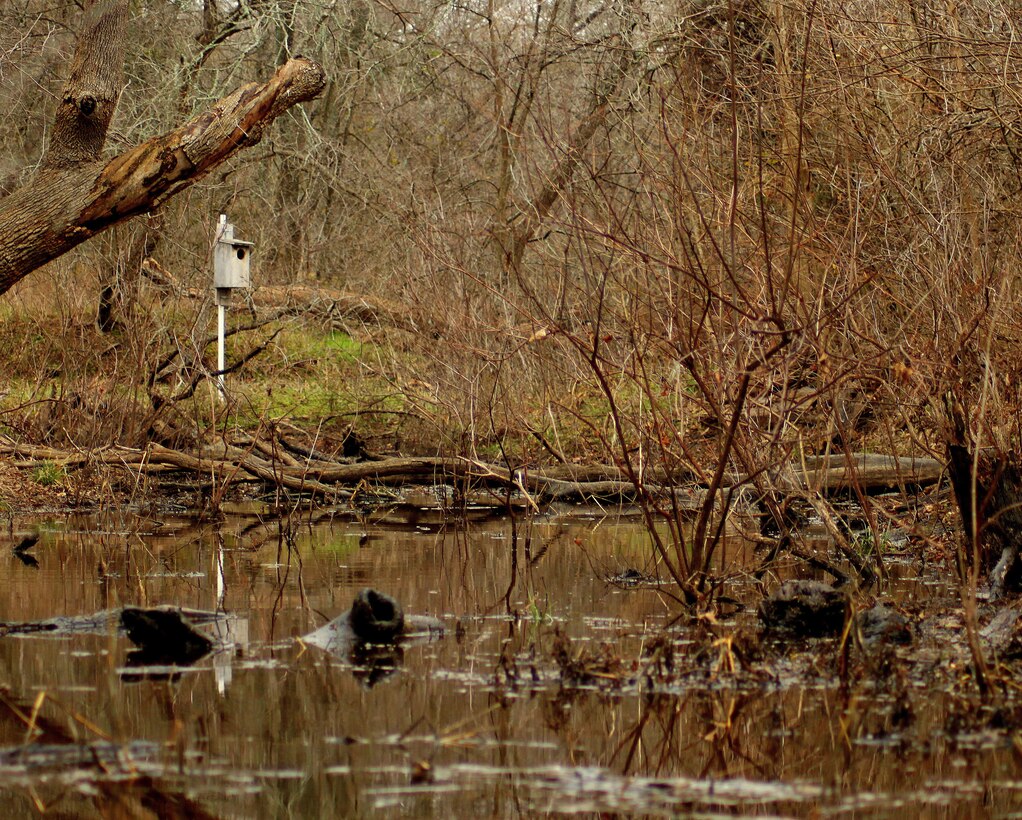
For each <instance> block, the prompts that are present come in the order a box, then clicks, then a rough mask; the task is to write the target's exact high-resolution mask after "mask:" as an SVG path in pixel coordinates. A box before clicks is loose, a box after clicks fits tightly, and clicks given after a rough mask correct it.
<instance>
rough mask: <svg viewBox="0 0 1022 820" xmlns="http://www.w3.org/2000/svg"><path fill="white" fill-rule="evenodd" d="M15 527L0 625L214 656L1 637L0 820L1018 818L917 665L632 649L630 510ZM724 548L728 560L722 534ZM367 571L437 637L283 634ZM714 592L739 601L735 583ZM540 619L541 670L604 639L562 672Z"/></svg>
mask: <svg viewBox="0 0 1022 820" xmlns="http://www.w3.org/2000/svg"><path fill="white" fill-rule="evenodd" d="M32 528H38V529H40V530H41V531H42V533H43V537H42V539H41V540H40V542H39V544H38V545H37V546H36V547H35V549H34V551H33V554H34V555H35V556H36V557H37V559H38V566H37V567H32V566H28V565H26V564H24V563H23V562H22V561H21V560H20V559H19V558H18V557H16V556H15V555H13V554H12V553H11V552H10V551H9V550H3V551H0V620H4V621H26V620H32V619H43V618H50V617H53V616H55V615H79V614H89V613H94V612H97V611H100V610H104V609H109V608H113V607H120V606H123V605H127V604H143V605H157V604H175V605H180V606H185V607H192V608H199V609H216V608H222V609H225V610H227V611H228V612H230V613H232V614H233V616H234V617H235V621H234V623H233V629H234V633H233V634H234V638H235V639H236V641H237V645H236V646H234V648H232V649H231V650H229V651H224V652H220V653H218V654H216V655H214V656H212V657H207V658H205V659H204V660H202V661H200V662H199V663H198V664H196V665H195V666H194V667H192V668H190V669H187V670H183V671H181V672H180V673H179V674H177V675H175V676H174V677H173V678H172V679H162V680H161V679H141V680H140V679H139V678H138V675H135V674H129V672H130V670H126V669H125V658H126V653H127V652H128V650H129V649H130V646H129V645H128V642H127V640H126V639H125V638H122V637H119V636H116V635H75V636H64V637H45V636H39V637H7V638H3V639H0V683H2V685H3V687H4V691H3V693H2V700H3V702H4V703H5V704H6V705H7V707H8V708H6V709H3V710H0V711H2V712H3V715H2V720H0V787H2V791H0V815H2V816H4V817H15V816H30V815H33V814H35V813H37V812H40V811H46V812H48V813H61V814H62V815H71V816H118V817H120V816H145V815H146V814H147V812H152V813H153V815H152V816H171V817H174V816H179V817H197V816H200V817H201V816H204V815H203V812H204V813H206V814H208V815H211V816H217V817H287V816H294V817H328V816H334V817H340V816H360V815H366V816H386V817H390V816H396V815H403V816H434V815H439V816H446V817H452V818H453V817H471V816H476V817H505V816H536V815H542V814H546V813H579V814H596V813H601V812H602V813H616V812H620V813H625V814H645V815H667V816H672V815H679V814H681V815H688V814H700V815H715V814H734V813H745V814H760V815H812V814H820V815H840V816H849V815H850V816H876V815H879V816H895V815H904V814H905V813H908V814H910V815H912V816H918V815H928V816H976V815H980V814H996V815H1007V814H1010V813H1012V812H1015V811H1018V810H1019V809H1020V808H1022V779H1020V778H1019V776H1018V767H1019V760H1020V757H1019V754H1018V752H1017V751H1016V747H1015V745H1014V742H1013V741H1015V740H1016V734H1015V730H1014V728H1013V727H1011V726H1010V725H1009V726H1007V728H1002V729H999V730H997V731H993V730H985V731H976V730H974V729H973V728H970V727H972V726H973V723H968V721H966V722H962V721H959V722H958V723H955V718H954V716H955V715H956V714H957V713H959V712H963V713H964V712H967V711H968V708H969V707H968V706H967V704H965V702H964V701H963V700H961V699H960V698H956V697H955V696H953V695H951V694H949V693H946V692H944V691H943V690H941V689H940V688H935V689H933V690H932V691H930V690H929V689H928V688H927V687H929V686H931V684H930V683H929V682H928V679H927V678H926V676H925V675H922V676H921V677H919V678H918V679H910V680H903V681H900V682H897V683H896V684H895V683H892V682H891V680H890V679H885V678H884V672H883V667H882V666H880V667H878V668H879V669H880V680H879V682H877V681H876V680H871V679H868V678H860V679H859V680H858V682H855V681H853V683H852V685H851V687H850V688H849V689H848V690H847V691H842V690H841V689H840V687H839V686H838V678H837V675H836V666H835V663H834V660H833V659H834V658H835V657H836V653H835V652H834V650H833V649H829V650H827V651H825V652H821V651H819V650H813V649H812V647H809V648H808V650H807V649H806V648H798V649H794V648H793V649H790V650H786V651H782V652H781V653H780V655H778V656H775V657H774V658H773V660H771V661H770V662H762V663H759V664H756V663H752V664H751V665H750V666H749V667H748V668H747V669H745V670H744V671H743V672H742V673H741V674H738V675H735V674H731V673H730V671H729V670H730V667H729V665H728V656H727V653H726V651H725V649H726V646H725V645H724V644H719V643H718V644H713V643H712V642H708V641H707V640H706V638H705V629H704V628H703V627H701V626H699V625H698V624H696V625H693V624H692V623H691V622H686V623H685V624H682V625H680V626H679V627H677V628H675V629H674V630H673V631H672V632H671V633H670V636H671V637H670V641H669V642H667V644H668V645H669V648H670V652H668V653H667V654H664V652H665V651H664V650H663V648H661V650H660V654H659V655H657V654H655V653H654V655H652V656H651V654H650V653H651V651H652V648H653V647H655V646H656V642H655V639H654V636H655V634H656V633H657V631H658V630H659V628H660V627H662V626H664V624H666V623H667V622H668V621H669V620H670V619H671V618H672V615H673V614H676V607H675V606H674V605H673V604H672V603H671V602H670V600H669V598H668V597H667V596H666V595H665V594H663V592H662V589H669V587H663V588H661V587H657V586H656V585H646V586H643V587H640V588H635V589H622V588H618V587H615V586H613V585H611V584H608V583H607V582H606V581H605V580H604V578H605V577H606V576H607V575H611V574H614V573H617V572H620V571H622V570H624V569H626V568H629V567H636V568H638V569H640V570H645V571H649V570H650V569H652V568H651V567H650V566H649V565H648V558H647V556H648V546H647V544H648V541H647V538H646V536H645V534H644V532H643V530H642V528H641V526H640V524H639V522H638V520H636V519H628V518H624V519H615V518H603V519H597V518H581V517H579V516H577V515H572V516H563V517H556V516H551V517H547V518H539V519H536V520H535V521H533V522H532V524H531V526H528V527H523V526H522V525H519V527H518V530H517V536H518V537H517V539H515V538H513V537H512V534H513V530H512V526H511V523H510V522H509V521H507V520H488V521H487V520H484V521H477V522H475V523H472V524H468V525H465V526H447V527H445V526H442V525H440V524H439V523H438V520H437V518H436V517H435V516H429V515H424V516H423V517H421V518H418V520H416V521H409V519H408V518H407V517H403V516H395V517H394V518H393V520H392V521H390V522H388V521H387V520H382V519H376V520H369V521H364V520H363V521H352V520H348V519H344V518H335V519H333V520H330V519H329V518H326V519H323V520H320V521H319V522H317V523H314V524H309V523H307V522H306V523H302V522H300V521H298V520H297V519H296V520H295V521H294V522H292V524H291V525H290V527H283V528H282V526H281V525H279V524H278V523H276V522H273V521H267V522H265V523H260V520H259V518H258V517H257V516H256V515H253V514H252V512H251V511H248V512H247V513H246V514H239V515H234V516H231V517H229V519H228V521H227V522H226V523H225V524H223V525H222V526H221V527H220V528H216V527H214V526H213V525H211V524H199V523H196V522H195V521H194V519H191V518H188V517H185V516H176V515H172V514H166V515H150V516H139V515H134V514H119V515H115V514H107V515H103V516H95V517H88V518H81V517H69V518H58V519H49V520H35V521H18V522H16V524H15V530H16V531H17V532H24V531H28V530H30V529H32ZM730 552H731V555H730V557H729V559H728V560H729V561H730V560H740V559H741V558H742V556H743V555H744V554H745V549H744V548H739V547H737V546H734V545H732V546H731V547H730ZM513 554H514V556H515V558H514V559H513ZM513 567H514V572H513V571H512V568H513ZM895 574H896V575H897V576H899V577H901V578H902V580H900V581H896V582H895V584H894V585H893V587H892V588H893V589H894V591H895V593H896V594H897V595H898V596H899V597H900V599H901V600H902V601H903V602H908V605H909V606H923V605H927V606H932V605H933V604H934V603H940V602H941V601H943V600H944V599H945V598H946V597H947V592H946V590H945V589H944V588H943V586H942V584H941V583H940V578H939V577H938V576H937V575H936V574H929V573H928V572H927V571H924V570H921V569H920V567H919V565H918V564H916V563H914V562H912V561H910V560H907V559H906V560H905V561H903V562H902V563H901V564H899V565H896V566H895ZM512 578H513V579H514V584H513V587H512V588H511V590H510V593H509V592H508V590H509V586H512V583H511V582H512ZM370 585H371V586H374V587H376V588H378V589H381V590H383V591H386V592H389V593H390V594H392V595H394V596H395V597H396V598H398V599H399V600H400V601H401V602H402V603H403V604H404V606H405V608H406V610H407V611H409V612H414V613H418V614H425V615H435V616H438V617H440V618H442V619H443V620H444V621H445V622H446V624H447V626H448V631H447V635H446V637H445V638H444V639H443V640H441V641H437V642H429V643H420V644H416V645H412V646H408V647H406V648H405V649H404V652H403V657H402V658H400V659H397V661H396V663H397V666H398V668H397V669H396V670H394V669H392V668H389V667H387V665H386V664H385V665H384V667H385V668H383V669H379V668H376V669H370V668H367V667H366V666H360V665H358V664H355V665H353V663H352V660H351V658H345V657H334V656H332V655H329V654H326V653H325V652H323V651H322V650H319V649H316V648H313V647H308V646H304V645H303V644H302V643H301V642H300V641H299V640H296V638H298V637H299V636H301V635H303V634H305V633H307V632H309V631H310V630H312V629H315V628H316V627H318V626H319V625H321V624H322V623H323V622H324V618H325V617H333V616H335V615H337V614H339V613H340V612H342V611H343V610H345V609H346V608H347V607H348V605H349V604H350V601H351V599H352V597H353V596H354V594H355V593H356V592H357V591H358V590H359V589H361V588H362V587H365V586H370ZM730 591H731V592H732V593H733V594H735V595H736V597H746V598H749V599H750V600H752V599H753V598H754V597H755V596H754V595H753V594H752V589H751V587H750V585H749V584H748V583H747V582H746V581H742V580H741V579H739V580H738V581H736V583H735V584H734V585H733V586H732V587H731V588H730ZM506 601H507V602H510V614H509V611H508V606H507V604H506ZM738 623H739V624H742V623H747V624H750V625H751V624H753V623H754V617H753V615H752V614H751V613H745V614H741V615H739V616H738ZM686 624H687V625H686ZM731 626H732V625H731V624H730V623H729V622H727V621H724V622H723V623H721V624H718V625H717V626H716V627H713V628H714V629H716V630H717V631H718V634H728V629H729V628H730V627H731ZM558 633H563V634H564V635H566V636H568V637H569V638H570V639H571V641H570V644H568V645H567V648H566V649H565V650H563V651H562V660H563V658H565V657H567V658H568V659H569V660H572V659H573V660H576V661H580V662H581V660H584V659H585V658H586V657H588V658H590V659H592V658H593V657H596V656H598V655H599V654H600V652H603V653H604V654H603V656H602V657H603V658H604V659H605V661H606V662H605V663H603V664H602V665H601V664H599V663H597V664H595V665H590V667H589V669H591V670H595V674H593V675H590V676H588V677H586V676H578V677H576V678H574V679H571V676H570V675H569V676H568V678H569V679H568V680H565V678H564V672H563V669H562V665H561V664H558V663H557V662H556V661H555V659H554V654H553V650H554V647H555V644H556V643H557V642H558V640H560V639H559V638H558ZM700 636H702V637H700ZM562 646H564V645H563V644H562ZM601 647H606V648H603V649H601ZM707 647H709V650H707ZM700 651H701V652H702V654H701V655H698V654H697V653H698V652H700ZM899 651H902V650H899ZM904 651H907V652H912V651H916V652H917V653H918V655H919V658H920V660H919V661H918V664H917V665H919V666H925V665H926V664H928V663H932V664H933V665H934V666H936V665H938V664H939V663H941V662H942V659H943V661H947V657H950V656H943V655H942V651H943V650H942V649H941V647H940V646H939V645H937V646H936V647H932V646H931V647H929V648H925V647H922V648H917V649H909V650H904ZM671 652H673V660H672V659H671V657H670V655H671ZM948 652H951V650H948ZM565 653H566V654H565ZM657 659H659V660H657ZM389 662H390V667H392V666H393V665H394V663H395V659H394V658H390V659H389ZM956 662H957V661H956ZM388 670H389V672H390V673H389V674H387V672H388ZM601 670H602V671H601ZM897 674H898V673H890V674H889V675H888V678H890V677H891V676H892V675H894V676H896V675H897ZM906 701H907V702H908V703H909V705H908V707H907V708H906V707H905V702H906ZM906 711H908V712H909V713H910V716H909V717H906V716H905V712H906ZM966 724H968V726H966ZM956 726H958V727H959V728H958V729H956V728H955V727H956ZM961 727H965V728H961Z"/></svg>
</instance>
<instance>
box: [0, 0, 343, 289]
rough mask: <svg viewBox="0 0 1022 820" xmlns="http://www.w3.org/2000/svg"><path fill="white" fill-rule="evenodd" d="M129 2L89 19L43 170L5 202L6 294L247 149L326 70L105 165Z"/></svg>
mask: <svg viewBox="0 0 1022 820" xmlns="http://www.w3.org/2000/svg"><path fill="white" fill-rule="evenodd" d="M127 15H128V0H102V2H98V3H95V4H94V5H92V7H91V8H90V9H89V10H88V11H87V12H86V15H85V19H84V21H83V25H82V30H81V31H80V33H79V36H78V45H77V48H76V50H75V57H74V59H73V61H72V66H71V72H70V75H69V77H68V80H67V84H66V85H65V87H64V93H63V95H62V98H61V102H60V105H59V106H58V109H57V114H56V117H55V121H54V127H53V134H52V137H51V141H50V144H49V147H48V148H47V151H46V155H45V157H44V159H43V164H42V167H41V168H40V170H39V172H38V173H37V174H36V176H35V177H34V178H33V179H32V180H31V181H30V182H29V183H28V184H26V185H25V186H23V187H22V188H20V189H19V190H17V191H15V192H14V193H12V194H10V196H8V197H6V198H5V199H3V200H0V293H3V292H5V291H7V290H8V289H9V288H10V287H11V286H12V285H14V284H15V283H16V282H18V281H19V280H20V279H22V278H23V277H25V276H26V275H28V274H29V273H31V272H32V271H33V270H35V269H36V268H38V267H41V266H42V265H44V264H46V263H47V262H49V261H51V260H52V259H55V258H57V257H58V256H60V255H61V254H63V253H66V252H67V251H69V250H71V249H72V248H73V247H75V246H76V245H78V244H80V243H82V242H84V241H85V240H87V239H89V238H91V237H92V236H94V235H95V234H97V233H99V232H100V231H102V230H104V229H106V228H109V227H110V226H111V225H115V224H116V223H118V222H121V221H123V220H125V219H128V218H130V217H132V216H135V215H137V214H141V213H146V212H148V211H151V210H152V209H154V208H156V207H158V206H159V205H160V204H161V203H162V202H163V201H165V200H166V199H168V198H169V197H171V196H173V195H174V194H176V193H177V192H178V191H180V190H182V189H184V188H186V187H188V186H189V185H191V184H192V183H193V182H195V180H197V179H199V178H200V177H201V176H202V175H203V174H205V173H207V172H208V171H210V170H211V169H213V168H215V167H216V166H217V165H219V164H220V163H222V162H223V161H224V160H226V159H227V158H229V157H230V156H232V155H233V154H235V153H236V152H237V151H239V150H240V149H242V148H247V147H249V146H251V145H255V144H256V143H257V142H259V139H260V138H261V136H262V134H263V131H264V130H265V128H266V127H267V126H268V125H269V124H270V123H271V122H273V120H274V119H275V118H276V117H278V116H279V115H280V114H282V113H283V112H284V111H287V110H288V109H289V108H291V107H292V106H293V105H296V104H297V103H300V102H304V101H306V100H309V99H312V98H313V97H315V96H316V95H317V94H318V93H319V92H320V91H321V90H322V89H323V86H324V84H325V79H324V75H323V70H322V68H320V66H319V65H317V64H316V63H315V62H313V61H312V60H308V59H305V58H302V57H298V58H295V59H293V60H289V61H288V62H287V63H285V64H284V65H282V66H280V68H278V69H277V71H276V73H275V74H274V75H273V77H272V78H271V79H270V80H269V81H268V82H266V83H264V84H261V85H260V84H257V83H250V84H248V85H246V86H243V87H242V88H239V89H238V90H237V91H235V92H234V93H232V94H230V95H229V96H227V97H225V98H224V99H222V100H220V101H219V102H218V103H217V104H216V105H215V106H213V108H212V109H210V110H209V111H207V112H205V113H203V114H201V115H199V116H198V117H195V118H194V119H193V120H191V121H190V122H188V123H186V124H185V125H182V126H181V127H179V128H177V129H175V130H173V131H171V132H170V133H168V134H164V135H163V136H159V137H154V138H152V139H150V140H148V141H147V142H144V143H142V144H141V145H139V146H137V147H135V148H132V149H130V150H128V151H126V152H125V153H123V154H121V155H119V156H117V157H115V158H114V159H112V160H109V161H105V160H102V159H100V152H101V151H102V148H103V144H104V142H105V140H106V131H107V128H108V126H109V124H110V119H111V118H112V116H113V112H114V109H115V107H116V105H117V98H118V96H119V92H120V86H121V72H122V65H123V62H124V37H125V23H126V20H127Z"/></svg>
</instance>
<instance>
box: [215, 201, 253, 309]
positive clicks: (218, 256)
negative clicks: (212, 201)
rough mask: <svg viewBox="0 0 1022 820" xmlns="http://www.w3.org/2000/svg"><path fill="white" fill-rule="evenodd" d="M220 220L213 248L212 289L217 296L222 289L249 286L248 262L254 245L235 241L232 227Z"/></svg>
mask: <svg viewBox="0 0 1022 820" xmlns="http://www.w3.org/2000/svg"><path fill="white" fill-rule="evenodd" d="M220 220H221V222H220V224H221V230H220V234H219V236H218V237H217V240H216V246H215V247H214V248H213V287H215V288H216V289H217V293H218V295H219V294H220V291H221V290H222V289H228V290H229V289H235V288H247V287H250V286H251V283H252V280H251V276H250V274H249V261H250V259H251V257H252V248H253V247H254V244H255V243H253V242H243V241H242V240H240V239H235V238H234V226H233V225H232V224H231V223H230V222H228V221H227V218H226V217H224V216H221V217H220ZM223 295H225V296H229V294H223Z"/></svg>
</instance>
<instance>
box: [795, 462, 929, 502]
mask: <svg viewBox="0 0 1022 820" xmlns="http://www.w3.org/2000/svg"><path fill="white" fill-rule="evenodd" d="M945 471H946V465H945V464H944V462H943V461H939V460H937V459H935V458H928V457H920V456H897V455H883V454H879V453H850V454H845V453H836V454H833V455H829V456H806V457H805V458H803V459H802V462H801V463H799V462H798V461H793V462H792V463H791V464H789V465H788V468H787V469H785V470H782V471H780V474H779V475H778V476H777V479H776V481H777V486H778V488H779V489H781V490H809V491H812V492H821V493H831V492H835V491H836V490H844V489H848V488H850V487H854V486H859V487H861V488H862V489H864V490H867V491H877V490H885V489H897V488H900V487H921V486H925V485H928V484H936V483H937V482H938V481H940V480H941V478H942V477H943V476H944V474H945Z"/></svg>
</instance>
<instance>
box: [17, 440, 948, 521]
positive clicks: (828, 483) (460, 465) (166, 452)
mask: <svg viewBox="0 0 1022 820" xmlns="http://www.w3.org/2000/svg"><path fill="white" fill-rule="evenodd" d="M240 443H241V444H243V446H236V445H235V444H230V443H221V444H219V445H216V446H209V447H207V448H205V449H204V450H203V451H201V452H199V453H198V454H193V453H186V452H183V451H180V450H174V449H171V448H169V447H164V446H162V445H159V444H151V445H149V446H148V447H147V448H145V449H133V448H128V447H119V446H114V447H105V448H100V449H97V450H82V451H70V452H68V451H63V450H58V449H56V448H53V447H41V446H35V445H29V444H24V443H18V442H13V441H10V440H3V439H0V456H10V457H13V458H14V459H16V460H15V461H13V462H10V463H12V464H13V465H14V466H19V467H33V466H36V465H37V464H38V461H40V460H43V461H51V462H53V463H54V464H57V465H59V466H62V467H65V468H72V467H82V466H86V465H107V466H111V467H122V468H125V469H128V470H131V471H132V472H133V473H134V474H142V473H145V474H158V473H165V472H167V471H173V470H179V471H182V472H188V473H196V474H200V475H203V476H207V477H209V476H215V477H216V480H218V481H224V480H232V475H233V480H237V481H261V482H266V483H268V484H271V485H276V486H280V487H282V488H284V489H287V490H291V491H294V492H299V493H305V494H309V495H312V496H316V497H320V498H331V497H339V496H341V497H348V496H349V495H350V493H346V492H343V491H342V490H341V488H342V487H352V486H355V485H358V484H362V483H370V484H377V485H391V486H393V485H402V484H413V483H420V484H451V483H455V484H456V483H460V482H469V483H470V484H473V485H475V486H482V487H491V488H501V489H505V490H506V489H507V488H508V487H510V488H512V489H517V490H520V491H521V492H522V494H523V495H526V496H529V497H530V498H531V499H532V500H533V501H534V502H535V503H537V504H545V503H550V502H592V501H604V502H610V503H627V502H633V501H636V500H638V499H639V496H640V494H643V493H644V494H646V495H647V496H648V497H650V498H654V499H659V500H660V501H662V502H665V503H666V504H669V505H671V506H672V508H674V509H680V510H691V509H697V508H698V506H699V505H700V504H701V503H702V500H703V498H704V494H703V493H704V490H703V489H702V488H700V487H699V486H698V485H695V484H694V483H685V484H684V485H682V486H678V485H672V484H665V483H650V484H647V485H644V487H643V488H642V490H641V491H640V490H639V489H638V488H637V487H636V486H635V484H634V483H633V482H631V481H628V480H626V479H625V477H624V475H623V474H622V472H621V471H620V470H618V469H617V468H615V467H608V466H606V465H590V466H584V465H555V466H552V467H543V468H535V469H531V470H515V471H511V470H509V469H508V468H507V467H505V466H503V465H499V464H488V463H486V462H481V461H477V460H473V459H467V458H457V457H443V456H419V457H409V456H395V457H391V458H380V459H375V460H370V461H358V462H353V463H345V462H342V461H338V460H335V461H329V462H327V461H322V460H316V461H308V462H306V463H302V462H301V461H299V460H298V459H296V458H294V457H293V455H285V454H283V453H282V452H281V450H280V449H279V448H277V449H274V445H273V444H267V443H266V442H259V441H257V440H256V439H253V438H251V437H243V438H242V439H240ZM317 455H323V454H317ZM33 460H35V461H33ZM944 473H945V467H944V464H943V463H942V462H940V461H938V460H937V459H933V458H920V457H899V456H893V455H881V454H874V453H856V454H853V455H852V456H845V455H834V456H829V457H826V456H813V457H807V458H805V459H803V461H802V463H795V462H793V463H790V464H788V465H786V466H785V467H784V468H783V469H781V470H778V471H777V475H776V478H775V488H776V489H777V490H778V491H780V492H782V493H783V492H794V493H799V494H803V493H806V492H809V493H818V494H826V493H831V492H835V491H838V490H841V489H845V488H848V487H851V486H853V485H855V484H858V486H860V487H862V488H863V489H865V490H867V491H875V490H878V489H886V488H891V487H908V486H924V485H927V484H932V483H934V482H936V481H939V480H940V479H941V478H942V476H943V475H944ZM738 486H741V482H739V483H738V484H736V485H735V487H738ZM724 490H725V492H726V491H727V488H724ZM672 495H673V498H672Z"/></svg>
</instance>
